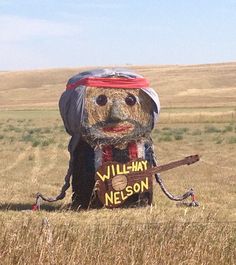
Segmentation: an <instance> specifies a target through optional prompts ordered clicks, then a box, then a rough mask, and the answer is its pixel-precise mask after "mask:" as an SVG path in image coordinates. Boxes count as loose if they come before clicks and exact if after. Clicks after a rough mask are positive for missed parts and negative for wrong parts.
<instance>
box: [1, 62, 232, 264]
mask: <svg viewBox="0 0 236 265" xmlns="http://www.w3.org/2000/svg"><path fill="white" fill-rule="evenodd" d="M129 68H131V69H134V70H135V71H137V72H138V73H140V74H143V75H144V76H145V77H147V78H148V79H149V80H150V84H151V86H152V87H153V88H154V89H156V91H157V92H158V93H159V96H160V101H161V106H162V110H161V114H160V119H159V122H158V124H157V126H156V129H154V131H153V141H154V144H155V151H156V154H157V156H158V159H159V163H160V164H162V163H167V162H169V161H172V160H177V159H181V158H183V157H185V156H187V155H191V154H199V155H200V156H201V160H200V162H198V163H196V164H194V165H191V166H183V167H180V168H177V169H174V170H171V171H168V172H163V173H162V179H163V181H164V183H165V184H166V186H167V187H168V189H169V191H170V192H172V193H173V194H182V193H184V192H185V191H186V190H187V189H189V188H190V187H192V188H194V190H195V192H196V198H197V200H198V201H199V203H200V206H199V207H195V208H189V207H186V206H184V205H182V204H176V202H173V201H170V200H169V199H168V198H166V197H165V196H164V194H163V193H162V191H161V190H160V188H159V186H158V185H157V184H154V204H153V206H152V207H146V208H132V209H115V210H108V209H102V210H89V211H81V212H73V211H70V210H68V204H69V203H70V200H71V191H69V192H68V193H67V196H66V198H65V199H64V200H63V201H61V202H57V203H52V204H46V203H43V204H42V210H41V211H39V212H33V211H31V210H30V209H31V206H32V204H33V203H34V197H35V194H36V193H37V192H38V191H40V192H42V193H43V194H46V195H56V194H57V193H58V192H59V191H60V188H61V186H62V184H63V179H64V175H65V173H66V170H67V166H68V158H69V156H68V152H67V144H68V142H69V136H68V135H67V134H66V132H65V130H64V127H63V124H62V121H61V118H60V115H59V110H58V100H59V97H60V95H61V93H62V92H63V90H64V88H65V85H66V81H67V80H68V78H70V77H71V76H72V75H74V74H75V73H77V72H80V71H82V70H87V69H85V68H78V69H49V70H35V71H21V72H0V161H1V163H0V223H1V226H0V264H4V265H5V264H6V265H8V264H79V265H80V264H120V265H123V264H196V265H197V264H236V251H235V249H236V158H235V157H236V63H225V64H212V65H194V66H178V65H176V66H171V65H170V66H145V67H144V66H135V67H134V66H132V67H129Z"/></svg>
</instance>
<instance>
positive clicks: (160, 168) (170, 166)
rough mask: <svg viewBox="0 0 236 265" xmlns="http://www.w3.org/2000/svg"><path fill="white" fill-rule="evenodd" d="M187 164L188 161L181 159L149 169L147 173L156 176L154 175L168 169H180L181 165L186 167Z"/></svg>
mask: <svg viewBox="0 0 236 265" xmlns="http://www.w3.org/2000/svg"><path fill="white" fill-rule="evenodd" d="M187 164H188V161H187V160H186V159H185V158H184V159H181V160H177V161H173V162H170V163H168V164H164V165H160V166H156V167H153V168H150V171H149V172H150V173H151V174H156V173H160V172H163V171H167V170H170V169H173V168H176V167H180V166H183V165H187Z"/></svg>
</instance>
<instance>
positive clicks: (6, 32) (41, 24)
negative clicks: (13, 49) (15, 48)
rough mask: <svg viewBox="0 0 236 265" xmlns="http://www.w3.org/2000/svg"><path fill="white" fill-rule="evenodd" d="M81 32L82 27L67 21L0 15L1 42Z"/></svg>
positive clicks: (56, 36) (64, 35)
mask: <svg viewBox="0 0 236 265" xmlns="http://www.w3.org/2000/svg"><path fill="white" fill-rule="evenodd" d="M79 33H80V28H78V27H77V26H76V25H71V24H68V23H66V22H65V23H63V22H55V21H49V20H45V19H35V18H26V17H19V16H12V15H2V16H0V41H1V42H17V41H27V40H32V39H42V38H49V37H53V38H58V37H67V36H71V35H75V34H79Z"/></svg>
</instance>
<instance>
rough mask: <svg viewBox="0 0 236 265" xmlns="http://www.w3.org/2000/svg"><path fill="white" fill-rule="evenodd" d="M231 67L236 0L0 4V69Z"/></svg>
mask: <svg viewBox="0 0 236 265" xmlns="http://www.w3.org/2000/svg"><path fill="white" fill-rule="evenodd" d="M229 61H236V0H156V1H155V0H136V1H135V0H117V1H115V0H110V1H109V0H101V1H100V0H90V1H80V0H77V1H75V0H74V1H71V0H61V1H60V0H57V1H56V0H41V1H38V0H0V70H24V69H39V68H52V67H79V66H99V65H112V66H114V65H115V66H118V65H126V64H135V65H137V64H138V65H144V64H158V65H159V64H201V63H215V62H229Z"/></svg>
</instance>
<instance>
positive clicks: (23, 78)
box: [0, 62, 236, 109]
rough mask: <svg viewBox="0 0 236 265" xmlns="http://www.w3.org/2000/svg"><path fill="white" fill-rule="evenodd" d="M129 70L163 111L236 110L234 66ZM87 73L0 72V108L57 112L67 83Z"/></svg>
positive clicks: (64, 70) (169, 66) (73, 69)
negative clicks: (148, 88) (153, 94)
mask: <svg viewBox="0 0 236 265" xmlns="http://www.w3.org/2000/svg"><path fill="white" fill-rule="evenodd" d="M128 68H129V69H133V70H135V71H136V72H138V73H140V74H142V75H144V76H145V77H146V78H147V79H148V80H149V81H150V84H151V86H152V87H153V88H154V89H155V90H156V91H157V92H158V93H159V96H160V100H161V106H162V107H163V108H204V107H234V108H235V107H236V62H235V63H221V64H205V65H166V66H165V65H164V66H163V65H160V66H156V65H150V66H129V67H128ZM87 69H88V68H65V69H42V70H32V71H15V72H0V108H1V109H31V108H57V105H58V100H59V98H60V95H61V93H62V92H63V91H64V89H65V85H66V82H67V80H68V79H69V78H70V77H71V76H73V75H74V74H76V73H78V72H81V71H84V70H87ZM89 69H91V68H89Z"/></svg>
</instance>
